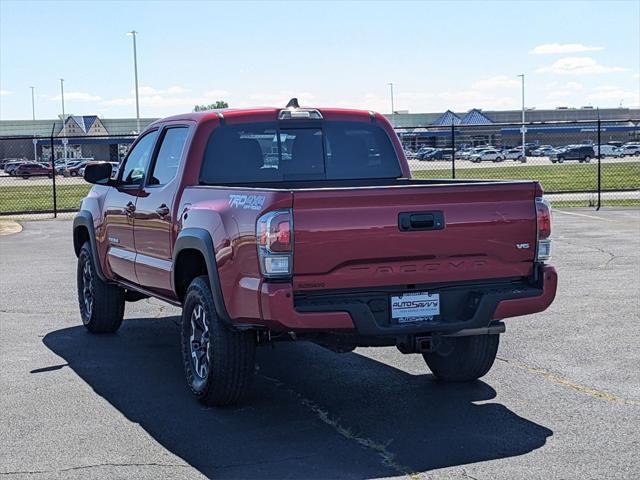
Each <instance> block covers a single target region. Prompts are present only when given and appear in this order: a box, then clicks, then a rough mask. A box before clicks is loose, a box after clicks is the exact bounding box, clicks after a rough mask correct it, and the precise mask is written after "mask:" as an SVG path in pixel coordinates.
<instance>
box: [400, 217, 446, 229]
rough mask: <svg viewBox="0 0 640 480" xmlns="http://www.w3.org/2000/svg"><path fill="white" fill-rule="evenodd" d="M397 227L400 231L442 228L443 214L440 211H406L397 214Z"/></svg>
mask: <svg viewBox="0 0 640 480" xmlns="http://www.w3.org/2000/svg"><path fill="white" fill-rule="evenodd" d="M398 227H399V228H400V230H401V231H403V232H407V231H411V230H442V229H443V228H444V215H443V213H442V212H406V213H401V214H399V215H398Z"/></svg>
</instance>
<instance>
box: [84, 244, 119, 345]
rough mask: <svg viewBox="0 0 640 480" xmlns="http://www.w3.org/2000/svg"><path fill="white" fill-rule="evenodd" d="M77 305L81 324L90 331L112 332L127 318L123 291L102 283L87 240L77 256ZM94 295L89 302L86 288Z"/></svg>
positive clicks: (91, 295)
mask: <svg viewBox="0 0 640 480" xmlns="http://www.w3.org/2000/svg"><path fill="white" fill-rule="evenodd" d="M77 284H78V304H79V306H80V317H81V318H82V323H83V324H84V326H85V327H87V330H89V331H90V332H91V333H113V332H115V331H116V330H118V328H120V325H121V324H122V319H123V317H124V290H123V289H122V288H120V287H117V286H116V285H110V284H108V283H106V282H103V281H102V280H101V279H100V278H99V277H98V275H97V274H96V271H95V264H94V261H93V252H92V251H91V244H90V243H89V242H85V243H84V245H82V248H81V249H80V254H79V255H78V270H77ZM87 286H88V287H89V289H90V291H91V294H90V297H91V302H90V305H89V304H88V303H87V301H86V295H87V292H86V289H85V287H87Z"/></svg>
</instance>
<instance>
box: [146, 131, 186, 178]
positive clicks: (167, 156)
mask: <svg viewBox="0 0 640 480" xmlns="http://www.w3.org/2000/svg"><path fill="white" fill-rule="evenodd" d="M188 133H189V129H188V128H187V127H176V128H169V129H167V130H166V131H165V133H164V136H163V137H162V144H161V145H160V150H159V151H158V155H157V157H156V162H155V165H154V166H153V171H152V172H151V175H150V176H149V182H148V183H149V185H166V184H167V183H169V182H170V181H171V180H173V178H174V177H175V176H176V173H177V172H178V166H179V165H180V159H181V158H182V151H183V150H184V144H185V142H186V141H187V134H188Z"/></svg>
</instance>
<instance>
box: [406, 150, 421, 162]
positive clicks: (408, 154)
mask: <svg viewBox="0 0 640 480" xmlns="http://www.w3.org/2000/svg"><path fill="white" fill-rule="evenodd" d="M404 156H405V157H407V159H408V160H415V159H416V158H418V156H417V155H416V152H414V151H413V150H411V149H409V148H405V149H404Z"/></svg>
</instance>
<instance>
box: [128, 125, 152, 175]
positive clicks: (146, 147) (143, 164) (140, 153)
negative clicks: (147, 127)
mask: <svg viewBox="0 0 640 480" xmlns="http://www.w3.org/2000/svg"><path fill="white" fill-rule="evenodd" d="M157 136H158V131H157V130H155V131H153V132H150V133H147V134H146V135H145V136H144V137H142V138H141V139H140V141H139V142H138V143H137V144H136V145H135V146H134V147H133V149H132V150H131V151H130V152H129V156H128V157H127V159H126V160H125V164H124V166H123V167H122V177H121V178H122V183H124V184H126V185H139V184H140V183H141V182H142V179H143V178H144V174H145V173H146V171H147V168H148V167H149V159H150V158H151V154H152V153H153V145H154V144H155V141H156V137H157Z"/></svg>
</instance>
